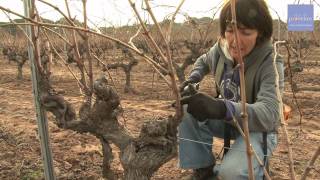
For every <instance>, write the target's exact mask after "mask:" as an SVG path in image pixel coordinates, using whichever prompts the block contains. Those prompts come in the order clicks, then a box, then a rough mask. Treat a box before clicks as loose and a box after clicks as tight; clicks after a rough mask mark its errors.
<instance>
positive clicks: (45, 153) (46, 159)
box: [23, 0, 55, 180]
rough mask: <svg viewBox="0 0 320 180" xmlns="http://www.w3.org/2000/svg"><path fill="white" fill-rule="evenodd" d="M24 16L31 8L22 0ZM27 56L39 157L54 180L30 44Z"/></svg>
mask: <svg viewBox="0 0 320 180" xmlns="http://www.w3.org/2000/svg"><path fill="white" fill-rule="evenodd" d="M23 4H24V14H25V16H26V17H29V18H30V9H31V7H32V5H33V4H32V2H31V0H24V1H23ZM26 32H27V35H28V36H29V37H30V39H32V38H31V36H32V33H31V25H29V26H27V27H26ZM28 55H29V60H30V65H31V79H32V91H33V98H34V104H35V107H36V116H37V123H38V135H39V139H40V146H41V155H42V159H43V166H44V175H45V179H46V180H54V179H55V177H54V170H53V163H52V155H51V149H50V144H49V133H48V122H47V116H46V112H45V110H44V109H43V108H42V106H41V103H40V96H39V95H40V92H39V82H38V79H39V74H38V69H37V67H36V66H35V60H34V52H33V46H32V42H30V41H29V42H28Z"/></svg>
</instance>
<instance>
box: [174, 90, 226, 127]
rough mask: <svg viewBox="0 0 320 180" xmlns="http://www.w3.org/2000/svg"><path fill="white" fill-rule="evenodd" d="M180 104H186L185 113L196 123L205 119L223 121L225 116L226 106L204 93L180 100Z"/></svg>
mask: <svg viewBox="0 0 320 180" xmlns="http://www.w3.org/2000/svg"><path fill="white" fill-rule="evenodd" d="M180 102H181V104H182V105H183V104H188V107H187V112H188V113H190V114H191V115H192V116H193V117H195V118H196V119H197V120H198V121H201V122H202V121H204V120H206V119H223V118H224V117H225V115H226V111H227V108H226V105H225V103H224V102H223V101H222V100H218V99H216V98H213V97H210V96H209V95H207V94H204V93H201V92H200V93H196V94H194V95H192V96H186V97H184V98H182V99H181V101H180Z"/></svg>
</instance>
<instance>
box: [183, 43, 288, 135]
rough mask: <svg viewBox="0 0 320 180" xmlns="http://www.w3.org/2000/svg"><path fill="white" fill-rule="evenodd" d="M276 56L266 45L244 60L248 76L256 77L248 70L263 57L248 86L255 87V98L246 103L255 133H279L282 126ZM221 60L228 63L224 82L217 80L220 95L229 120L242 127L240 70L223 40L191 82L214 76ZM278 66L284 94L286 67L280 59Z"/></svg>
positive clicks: (199, 61) (198, 63) (197, 67)
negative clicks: (276, 78) (274, 64)
mask: <svg viewBox="0 0 320 180" xmlns="http://www.w3.org/2000/svg"><path fill="white" fill-rule="evenodd" d="M273 55H274V53H273V48H272V44H271V43H270V42H265V43H263V44H260V45H259V46H256V47H255V48H254V49H253V50H252V51H251V52H250V54H249V55H247V56H246V57H244V67H245V76H250V75H251V76H252V74H250V75H248V74H247V73H246V72H252V71H247V70H248V69H250V66H252V67H253V64H254V61H256V60H257V59H259V58H263V59H262V63H261V64H260V65H259V66H258V70H256V71H254V72H256V74H255V75H254V76H253V78H254V82H253V83H246V86H248V84H251V85H253V87H252V89H253V90H252V91H253V94H252V95H251V96H252V97H249V99H251V101H252V102H250V103H247V104H246V107H247V112H248V124H249V131H251V132H276V131H277V129H278V127H279V124H280V116H279V102H278V98H277V95H276V83H275V77H276V72H275V70H274V67H273V58H274V57H273ZM221 60H223V62H224V68H223V73H222V75H221V80H220V82H219V80H217V79H216V81H218V82H219V83H218V88H219V92H220V94H221V96H222V97H223V98H224V100H225V101H224V102H225V104H226V107H227V113H226V118H225V119H226V120H227V121H228V120H230V118H231V117H232V116H234V117H235V118H236V120H237V121H238V122H239V124H240V125H242V123H241V116H240V115H241V103H240V78H239V68H237V66H235V63H234V61H233V60H232V59H231V57H230V55H229V54H228V51H227V48H226V44H225V43H223V41H218V42H217V43H216V44H215V45H214V46H213V47H212V48H211V49H210V50H209V51H208V52H207V53H206V54H203V55H202V56H200V57H199V58H198V59H197V60H196V62H195V64H194V67H193V70H192V71H191V74H190V76H189V79H191V80H193V81H194V82H200V81H201V80H202V79H203V78H204V76H205V75H207V74H209V73H211V74H212V75H213V76H214V75H215V71H216V67H217V64H218V61H221ZM276 66H277V71H278V74H279V88H280V92H281V93H282V91H283V89H284V73H283V71H284V68H283V61H282V59H281V58H280V57H277V59H276ZM247 88H249V87H246V89H247ZM247 96H248V95H247ZM247 99H248V98H247Z"/></svg>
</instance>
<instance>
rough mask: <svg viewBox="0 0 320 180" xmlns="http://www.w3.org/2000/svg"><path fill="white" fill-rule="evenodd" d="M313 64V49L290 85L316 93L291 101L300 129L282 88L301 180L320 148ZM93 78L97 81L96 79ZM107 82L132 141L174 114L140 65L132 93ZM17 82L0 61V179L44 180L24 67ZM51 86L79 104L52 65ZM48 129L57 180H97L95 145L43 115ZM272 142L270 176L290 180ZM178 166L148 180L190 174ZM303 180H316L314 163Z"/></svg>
mask: <svg viewBox="0 0 320 180" xmlns="http://www.w3.org/2000/svg"><path fill="white" fill-rule="evenodd" d="M319 58H320V49H319V48H318V49H315V50H313V52H312V53H311V54H310V55H309V56H308V58H307V59H308V61H307V63H306V66H305V68H304V71H303V72H301V73H299V74H296V75H295V77H294V80H295V81H296V82H297V84H298V87H302V88H305V87H313V88H315V90H312V88H311V90H301V91H299V92H297V94H296V96H297V100H298V104H299V106H300V107H301V110H302V113H303V118H302V123H301V125H300V119H299V112H298V109H297V106H296V105H295V103H294V100H293V97H292V92H291V88H290V85H289V83H288V82H287V83H286V89H285V101H286V102H287V104H289V105H290V106H291V107H292V108H293V113H292V116H291V118H290V120H289V121H288V123H289V125H288V130H289V135H290V139H291V141H292V143H291V145H292V149H293V155H294V160H295V162H294V164H295V170H296V173H297V175H301V173H302V172H303V170H304V168H305V167H306V164H307V163H308V161H309V160H310V158H311V156H312V154H313V153H314V151H315V150H316V148H317V146H319V144H320V121H319V119H320V115H319V110H320V91H319V90H317V89H320V78H319V76H320V71H319V64H318V65H316V64H315V62H316V60H317V59H319ZM309 60H310V62H309ZM73 69H75V68H74V67H73ZM96 72H97V74H96V75H97V76H98V75H99V74H98V72H99V71H98V70H96ZM111 74H112V77H113V78H114V83H115V87H116V88H117V91H118V93H119V94H120V96H121V106H122V107H123V109H124V113H123V115H122V116H120V117H119V121H121V122H122V123H123V124H125V125H126V127H127V128H128V131H130V133H132V134H133V135H137V134H138V133H139V129H140V126H141V125H142V122H143V121H147V120H152V119H154V118H156V117H159V116H167V115H169V114H173V112H174V111H173V109H172V108H170V104H171V103H172V100H173V97H172V93H171V91H170V89H169V88H168V87H167V86H166V84H165V83H164V81H163V80H161V79H160V77H159V76H158V75H156V74H155V73H154V72H153V70H152V69H151V68H150V67H149V66H148V65H147V64H146V63H144V62H139V65H138V66H137V67H134V70H133V81H132V85H133V88H134V89H135V93H127V94H125V93H124V91H123V88H124V73H123V72H122V71H121V70H113V71H112V72H111ZM16 75H17V68H16V66H15V64H13V63H11V64H8V61H7V60H6V59H5V58H4V57H0V179H43V168H42V159H41V151H40V144H39V138H38V135H37V121H36V116H35V109H34V105H33V96H32V82H31V78H30V67H29V64H27V65H25V66H24V69H23V75H24V78H23V80H17V79H16ZM52 79H53V80H52V82H53V84H54V85H55V87H56V88H57V89H58V90H63V91H64V95H65V97H66V99H67V100H68V101H69V102H71V103H72V104H73V105H74V106H75V107H78V106H79V105H80V103H81V101H82V99H81V94H80V92H79V89H78V87H77V85H76V83H75V81H74V79H73V78H72V76H71V75H70V73H69V72H68V71H67V70H66V68H65V67H63V66H61V65H59V64H57V65H54V66H53V75H52ZM212 88H213V83H212V81H211V79H210V78H207V79H206V80H205V81H204V82H203V83H202V84H201V89H202V90H203V91H206V92H208V93H212V92H213V91H212V90H211V89H212ZM309 89H310V88H309ZM48 121H49V122H48V126H49V133H50V145H51V148H52V152H53V162H54V170H55V174H56V177H57V179H102V171H101V164H102V152H101V146H100V142H99V140H97V139H96V138H95V137H94V136H92V135H89V134H79V133H76V132H73V131H70V130H64V129H60V128H58V127H57V126H56V125H55V124H54V123H53V121H54V120H53V117H52V115H51V114H48ZM279 134H280V138H279V145H278V147H277V149H276V151H275V152H274V156H273V157H272V158H271V165H270V168H271V176H272V177H273V179H290V178H289V177H290V176H289V170H288V158H287V155H288V151H287V147H285V142H284V138H283V133H282V131H281V130H280V131H279ZM214 143H215V144H217V145H218V147H219V146H221V140H218V141H216V142H214ZM220 150H221V149H216V150H215V152H216V153H218V152H219V151H220ZM113 152H114V156H115V158H114V161H113V163H112V169H114V170H115V171H116V173H117V174H118V175H120V174H121V170H122V168H121V165H120V163H119V158H118V152H119V151H118V150H117V148H115V147H114V149H113ZM235 163H236V162H235ZM177 164H178V162H177V158H174V159H172V160H171V161H169V162H168V163H166V164H165V165H164V166H163V167H161V168H160V169H159V171H158V172H157V173H156V174H154V177H153V178H152V179H154V180H162V179H173V180H178V179H181V178H182V177H184V176H186V175H189V174H190V173H191V172H190V171H185V170H181V169H179V168H178V166H177ZM309 177H310V178H309V179H320V160H319V159H318V160H317V161H316V163H315V166H314V169H313V170H312V171H311V173H310V175H309Z"/></svg>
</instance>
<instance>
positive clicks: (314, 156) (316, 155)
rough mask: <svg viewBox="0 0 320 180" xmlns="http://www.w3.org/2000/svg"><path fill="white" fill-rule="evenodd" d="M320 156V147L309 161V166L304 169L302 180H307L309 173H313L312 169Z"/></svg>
mask: <svg viewBox="0 0 320 180" xmlns="http://www.w3.org/2000/svg"><path fill="white" fill-rule="evenodd" d="M319 155H320V146H318V148H317V150H316V151H315V152H314V154H313V156H312V157H311V160H310V161H309V163H308V165H307V166H306V168H305V169H304V171H303V173H302V176H301V180H305V179H307V176H308V174H309V172H310V171H311V169H312V168H313V165H314V163H315V162H316V160H317V158H318V157H319Z"/></svg>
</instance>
